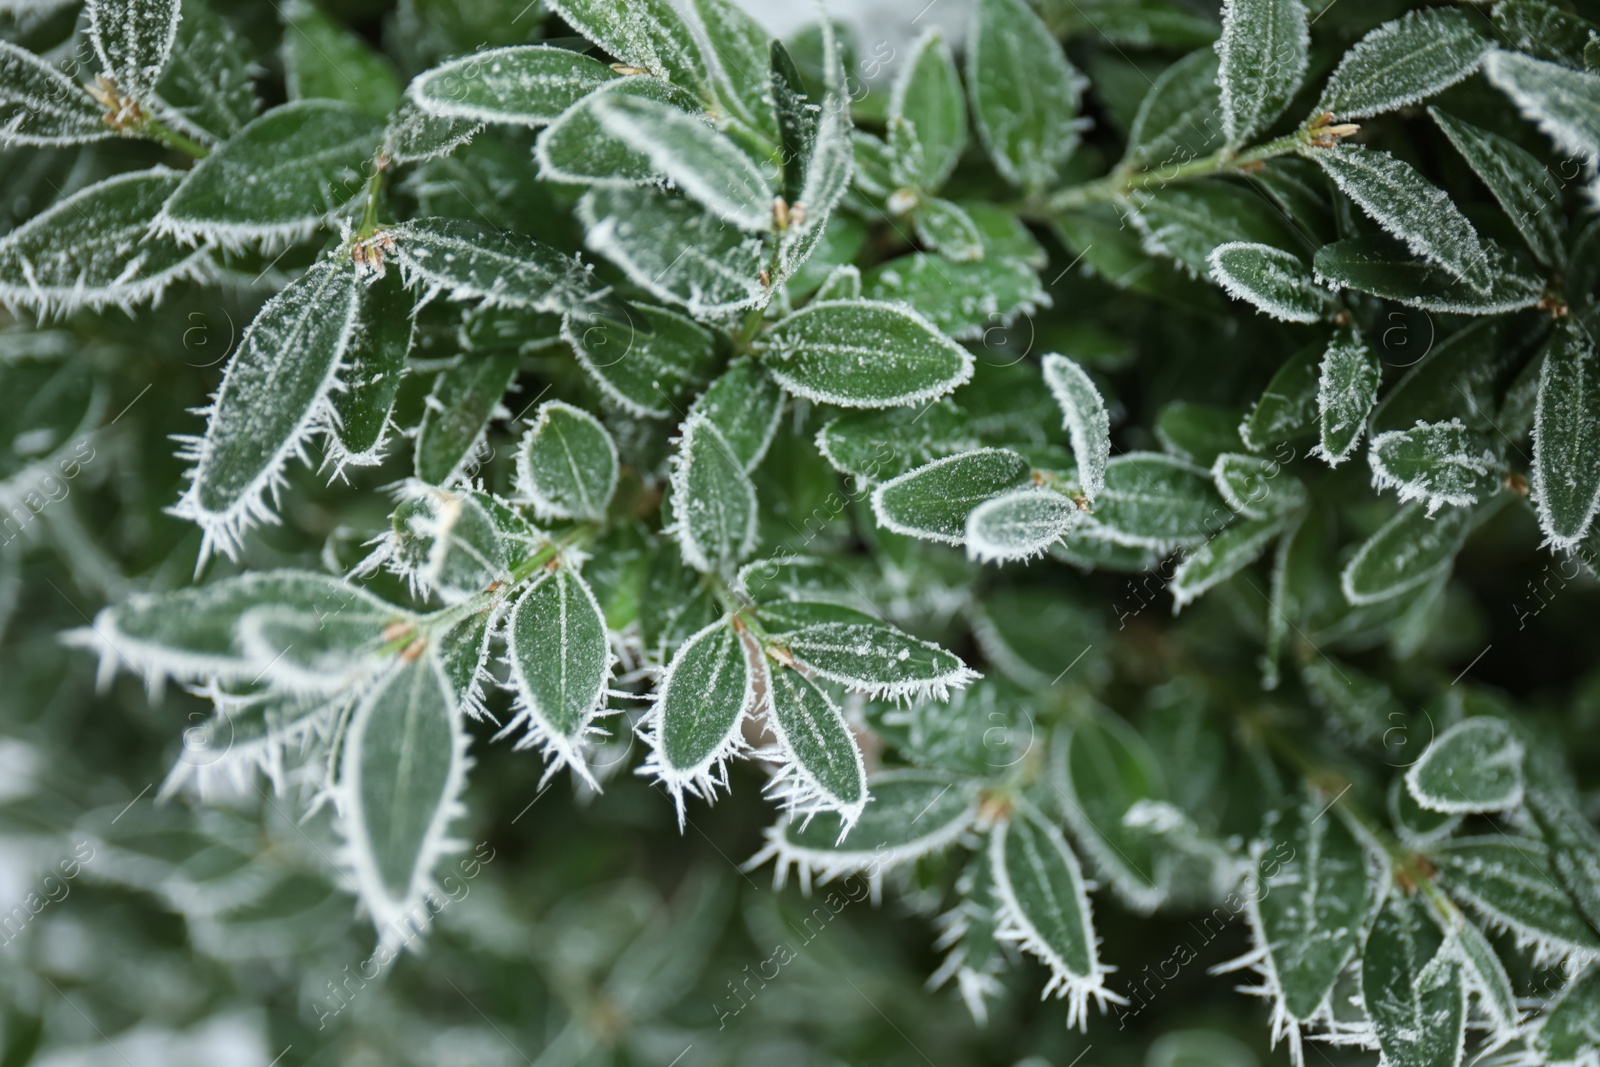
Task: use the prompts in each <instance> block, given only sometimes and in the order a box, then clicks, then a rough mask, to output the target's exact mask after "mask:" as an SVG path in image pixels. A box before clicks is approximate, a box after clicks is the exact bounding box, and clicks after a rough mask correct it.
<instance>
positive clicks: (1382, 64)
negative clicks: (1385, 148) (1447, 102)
mask: <svg viewBox="0 0 1600 1067" xmlns="http://www.w3.org/2000/svg"><path fill="white" fill-rule="evenodd" d="M1488 49H1489V41H1488V39H1487V38H1485V37H1484V36H1483V35H1482V34H1481V33H1479V32H1478V30H1477V28H1476V27H1475V26H1474V25H1473V19H1472V16H1470V15H1468V14H1467V13H1466V12H1465V11H1461V10H1456V9H1443V8H1429V9H1426V10H1422V11H1411V12H1407V13H1406V15H1405V16H1404V17H1402V18H1398V19H1395V20H1393V21H1392V22H1385V23H1384V24H1383V25H1382V26H1379V27H1378V28H1377V29H1375V30H1373V31H1372V32H1371V33H1369V34H1367V35H1366V36H1365V37H1363V38H1362V39H1361V40H1360V41H1358V42H1357V43H1356V46H1355V47H1354V48H1352V49H1350V51H1348V52H1346V53H1345V56H1344V59H1343V60H1341V61H1340V63H1339V69H1338V70H1336V71H1334V72H1333V76H1332V77H1330V78H1329V79H1328V84H1327V86H1326V87H1325V88H1324V89H1323V90H1322V99H1321V101H1320V102H1319V103H1318V104H1317V111H1319V112H1328V113H1330V114H1332V115H1333V117H1334V119H1335V120H1336V121H1339V122H1346V121H1348V120H1350V119H1364V118H1369V117H1370V116H1373V115H1381V114H1383V113H1385V112H1387V111H1394V110H1396V109H1398V108H1402V107H1406V106H1408V105H1411V104H1415V103H1417V102H1418V101H1419V100H1424V99H1426V98H1427V97H1430V96H1433V95H1434V94H1435V93H1439V92H1443V91H1444V90H1445V89H1448V88H1450V86H1452V85H1454V84H1455V83H1456V82H1458V81H1461V80H1462V79H1463V78H1465V77H1467V76H1468V75H1470V74H1472V73H1473V72H1474V71H1476V70H1477V69H1478V64H1479V63H1480V62H1481V61H1482V59H1483V54H1484V52H1486V51H1488Z"/></svg>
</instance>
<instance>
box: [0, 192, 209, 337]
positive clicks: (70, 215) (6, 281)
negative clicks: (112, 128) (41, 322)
mask: <svg viewBox="0 0 1600 1067" xmlns="http://www.w3.org/2000/svg"><path fill="white" fill-rule="evenodd" d="M182 180H183V175H182V174H180V173H179V172H177V171H171V170H167V169H165V168H164V167H157V168H155V169H153V170H141V171H133V172H131V173H128V174H119V175H117V176H116V177H114V178H108V179H106V180H105V181H103V182H98V183H96V184H94V185H91V186H89V187H88V188H87V189H82V190H80V191H78V192H76V193H74V194H73V195H71V196H68V197H64V198H62V199H61V200H59V201H57V202H56V203H55V204H53V205H52V206H51V207H49V208H46V209H45V210H44V211H42V212H40V213H39V214H38V215H35V216H34V217H33V218H31V219H29V220H28V221H27V222H25V223H23V224H22V225H21V226H18V227H17V228H16V229H14V230H12V231H11V232H10V233H8V234H6V235H5V237H3V238H0V302H3V303H5V304H8V305H10V306H11V307H26V308H36V309H38V310H40V311H41V312H45V313H59V312H66V311H72V310H76V309H78V308H82V307H89V308H101V307H105V306H107V305H111V304H115V305H118V306H121V307H124V308H126V307H128V306H130V305H132V304H136V303H141V302H143V301H145V300H150V299H159V297H160V296H161V293H162V292H163V291H164V290H165V289H166V288H167V286H169V285H171V284H172V283H173V282H175V281H178V280H181V279H184V278H192V277H196V276H199V275H202V274H204V273H205V271H206V268H207V265H208V263H209V257H208V256H207V254H206V252H205V251H204V250H203V249H200V250H197V249H194V248H189V247H185V246H184V245H183V244H181V243H180V242H178V241H177V240H175V239H173V238H171V237H161V236H157V235H155V234H153V233H151V226H152V224H153V222H154V220H155V218H156V216H157V215H158V214H159V213H160V211H161V205H162V204H163V203H164V202H165V201H166V199H167V197H169V196H171V195H172V191H173V190H174V189H176V188H177V187H178V184H179V183H180V182H181V181H182Z"/></svg>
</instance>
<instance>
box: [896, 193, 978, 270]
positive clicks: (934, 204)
mask: <svg viewBox="0 0 1600 1067" xmlns="http://www.w3.org/2000/svg"><path fill="white" fill-rule="evenodd" d="M911 221H912V224H913V225H914V226H915V227H916V231H917V239H918V240H920V241H921V242H922V243H923V244H924V245H926V246H927V247H929V248H931V249H933V250H934V251H935V252H938V253H940V254H941V255H943V256H946V257H948V258H949V259H952V260H955V261H957V262H965V261H968V260H974V259H982V258H983V255H984V249H983V234H982V233H980V232H979V230H978V224H977V223H975V222H973V221H972V216H971V215H968V214H967V213H966V212H965V211H964V210H962V208H961V205H959V204H955V203H952V202H950V201H949V200H941V199H939V198H938V197H933V198H931V199H928V200H924V201H922V202H921V203H920V204H918V205H917V209H916V213H915V214H914V215H913V216H912V219H911Z"/></svg>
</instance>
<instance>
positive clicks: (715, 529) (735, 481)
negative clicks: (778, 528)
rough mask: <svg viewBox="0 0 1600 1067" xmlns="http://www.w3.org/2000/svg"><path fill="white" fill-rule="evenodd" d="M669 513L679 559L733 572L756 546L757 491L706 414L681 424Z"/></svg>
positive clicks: (710, 570)
mask: <svg viewBox="0 0 1600 1067" xmlns="http://www.w3.org/2000/svg"><path fill="white" fill-rule="evenodd" d="M671 502H672V513H673V517H674V520H673V521H674V530H675V532H676V533H677V536H678V545H679V547H680V548H681V549H682V550H683V558H684V560H685V562H687V563H688V564H689V565H690V566H692V567H694V568H695V569H696V570H699V571H705V572H707V573H725V574H726V573H731V572H732V571H733V569H734V568H735V567H737V566H738V565H739V564H740V563H742V562H744V558H745V557H746V556H748V555H749V554H750V552H751V551H752V550H753V549H754V548H755V545H756V490H755V485H754V484H753V483H752V482H751V481H750V477H749V475H747V474H745V472H744V463H743V462H741V460H740V459H739V457H738V456H737V455H735V454H734V451H733V449H732V447H731V446H730V445H729V444H728V439H727V438H725V437H724V436H722V431H720V430H718V429H717V427H716V424H715V423H713V422H712V421H711V419H710V418H709V417H708V416H706V415H705V414H703V413H702V414H695V415H691V416H690V417H689V418H688V419H687V420H685V422H684V424H683V430H682V433H681V435H680V436H679V438H678V449H677V452H676V453H675V454H674V456H673V465H672V493H671Z"/></svg>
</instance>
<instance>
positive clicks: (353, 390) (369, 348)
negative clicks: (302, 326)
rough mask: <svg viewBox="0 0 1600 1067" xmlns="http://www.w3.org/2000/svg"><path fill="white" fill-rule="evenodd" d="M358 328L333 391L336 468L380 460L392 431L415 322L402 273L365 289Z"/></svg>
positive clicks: (332, 453)
mask: <svg viewBox="0 0 1600 1067" xmlns="http://www.w3.org/2000/svg"><path fill="white" fill-rule="evenodd" d="M358 299H359V305H358V307H357V308H356V332H355V335H354V336H353V337H351V339H350V343H349V346H348V347H347V348H346V350H345V358H344V368H343V370H341V372H340V374H339V380H340V382H341V384H342V385H343V386H344V388H342V389H339V390H336V391H335V392H334V393H333V398H332V399H333V411H334V415H335V416H336V418H335V420H334V428H333V435H332V437H331V438H330V440H329V446H330V447H329V459H330V461H332V463H333V464H334V466H335V467H336V468H343V467H346V466H352V467H368V466H373V465H375V464H377V463H378V462H380V461H381V460H382V458H383V454H384V452H385V450H386V446H387V445H388V442H389V440H390V438H391V437H392V434H393V431H394V425H393V422H392V420H391V419H390V414H391V412H393V410H394V402H395V397H396V396H398V395H399V392H400V380H401V378H403V377H404V376H405V372H406V356H407V355H408V354H409V353H410V351H411V341H412V336H413V334H414V332H415V330H416V321H415V319H414V318H413V317H412V312H413V302H412V299H411V294H410V293H408V292H407V291H406V289H405V287H404V286H403V285H402V284H401V282H400V275H399V272H395V273H392V274H390V275H388V276H387V277H379V278H373V279H371V280H370V281H368V282H367V284H366V285H365V286H363V287H362V288H361V292H360V296H359V298H358Z"/></svg>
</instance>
